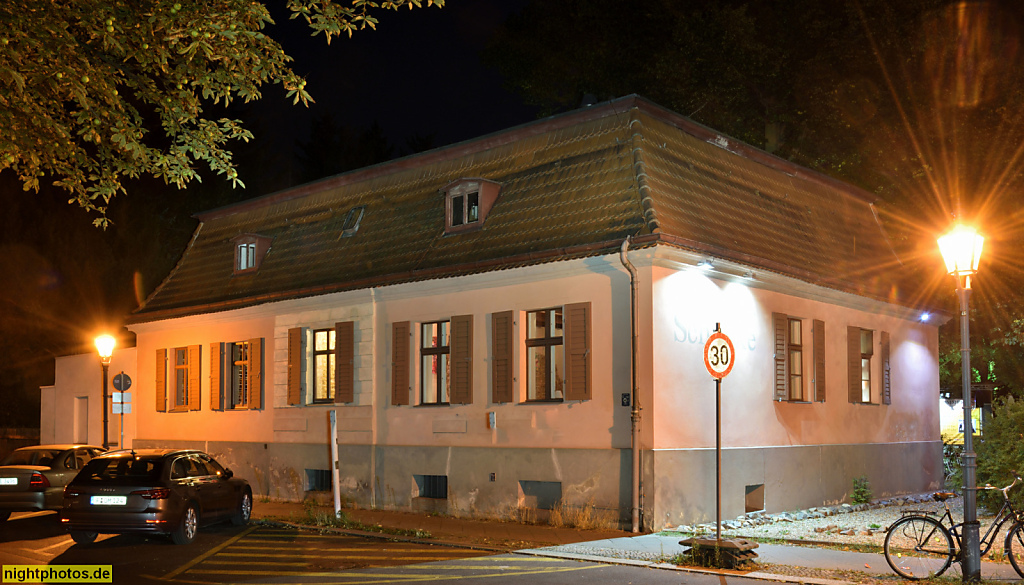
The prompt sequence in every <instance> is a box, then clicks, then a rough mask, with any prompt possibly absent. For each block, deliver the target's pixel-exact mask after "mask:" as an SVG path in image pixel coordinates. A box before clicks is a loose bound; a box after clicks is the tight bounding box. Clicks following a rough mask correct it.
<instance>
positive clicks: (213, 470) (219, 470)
mask: <svg viewBox="0 0 1024 585" xmlns="http://www.w3.org/2000/svg"><path fill="white" fill-rule="evenodd" d="M199 458H200V459H202V460H203V461H204V462H205V463H206V467H207V468H208V469H209V470H210V474H211V475H220V476H223V475H224V468H223V467H222V466H221V464H220V463H217V460H216V459H214V458H213V457H210V456H209V455H200V456H199Z"/></svg>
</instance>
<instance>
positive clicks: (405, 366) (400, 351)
mask: <svg viewBox="0 0 1024 585" xmlns="http://www.w3.org/2000/svg"><path fill="white" fill-rule="evenodd" d="M409 331H410V325H409V322H408V321H402V322H400V323H392V324H391V404H392V405H393V406H402V405H406V404H409V391H410V390H411V388H410V386H409V378H410V375H409Z"/></svg>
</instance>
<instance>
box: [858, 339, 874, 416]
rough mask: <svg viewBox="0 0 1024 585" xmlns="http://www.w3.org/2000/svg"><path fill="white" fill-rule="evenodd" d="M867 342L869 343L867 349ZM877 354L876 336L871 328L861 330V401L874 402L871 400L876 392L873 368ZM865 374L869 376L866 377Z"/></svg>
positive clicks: (865, 402)
mask: <svg viewBox="0 0 1024 585" xmlns="http://www.w3.org/2000/svg"><path fill="white" fill-rule="evenodd" d="M865 342H866V343H867V347H866V351H865ZM874 355H875V336H874V331H872V330H870V329H861V330H860V401H861V402H862V403H864V404H873V401H872V400H871V398H872V394H873V393H874V384H873V382H874V377H873V376H872V372H871V369H872V367H873V361H874V360H873V358H874ZM865 375H866V376H867V377H866V378H865Z"/></svg>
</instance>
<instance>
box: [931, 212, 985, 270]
mask: <svg viewBox="0 0 1024 585" xmlns="http://www.w3.org/2000/svg"><path fill="white" fill-rule="evenodd" d="M938 242H939V251H940V252H942V259H943V260H944V261H945V262H946V272H949V273H950V274H952V275H954V276H970V275H972V274H974V273H975V272H977V271H978V265H979V264H980V263H981V250H982V248H983V247H984V245H985V238H984V237H983V236H981V235H980V234H978V231H977V230H975V229H974V228H972V227H970V226H966V225H963V224H957V225H956V226H955V227H954V228H953V229H952V230H951V231H950V232H949V233H947V234H946V235H944V236H942V237H940V238H939V239H938Z"/></svg>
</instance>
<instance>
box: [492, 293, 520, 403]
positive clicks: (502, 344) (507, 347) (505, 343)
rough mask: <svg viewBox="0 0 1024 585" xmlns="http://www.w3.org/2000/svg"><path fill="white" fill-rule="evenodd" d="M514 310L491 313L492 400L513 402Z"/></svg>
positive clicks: (495, 401)
mask: <svg viewBox="0 0 1024 585" xmlns="http://www.w3.org/2000/svg"><path fill="white" fill-rule="evenodd" d="M514 322H515V319H514V313H513V312H512V311H503V312H501V313H494V314H492V315H491V402H494V403H500V402H512V371H513V366H514V364H513V362H512V355H513V354H512V352H513V349H514V348H513V343H514V342H513V337H512V327H513V323H514Z"/></svg>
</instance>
